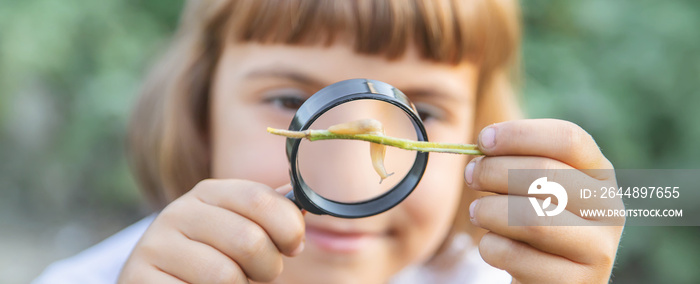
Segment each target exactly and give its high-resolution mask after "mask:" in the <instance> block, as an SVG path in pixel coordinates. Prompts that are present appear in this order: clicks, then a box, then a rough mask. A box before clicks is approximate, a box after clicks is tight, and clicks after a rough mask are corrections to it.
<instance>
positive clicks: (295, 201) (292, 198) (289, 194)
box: [284, 190, 304, 209]
mask: <svg viewBox="0 0 700 284" xmlns="http://www.w3.org/2000/svg"><path fill="white" fill-rule="evenodd" d="M284 197H286V198H287V199H289V200H291V201H292V202H294V204H295V205H296V206H297V207H298V208H299V209H304V207H302V206H301V204H300V203H299V201H297V199H296V197H294V190H290V191H289V192H287V194H285V195H284Z"/></svg>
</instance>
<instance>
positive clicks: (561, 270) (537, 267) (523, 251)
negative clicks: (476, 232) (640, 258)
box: [479, 232, 602, 284]
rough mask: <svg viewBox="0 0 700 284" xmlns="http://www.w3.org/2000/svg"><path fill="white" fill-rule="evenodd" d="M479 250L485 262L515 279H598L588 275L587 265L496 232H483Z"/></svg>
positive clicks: (549, 280) (544, 281) (556, 280)
mask: <svg viewBox="0 0 700 284" xmlns="http://www.w3.org/2000/svg"><path fill="white" fill-rule="evenodd" d="M479 253H480V254H481V257H482V258H483V259H484V261H486V263H488V264H490V265H492V266H494V267H496V268H500V269H503V270H505V271H508V273H509V274H510V275H511V276H513V279H514V280H516V281H518V283H538V284H539V283H568V282H570V281H571V279H587V281H586V283H598V280H595V279H591V276H589V275H588V273H589V272H590V271H589V270H587V269H586V266H583V265H579V264H577V263H574V262H572V261H570V260H568V259H566V258H563V257H560V256H556V255H552V254H548V253H546V252H542V251H540V250H537V249H535V248H533V247H531V246H529V245H527V244H525V243H522V242H518V241H514V240H511V239H509V238H506V237H503V236H500V235H498V234H494V233H490V232H489V233H487V234H486V235H484V237H482V238H481V242H480V243H479ZM589 280H590V281H589ZM601 283H602V282H601Z"/></svg>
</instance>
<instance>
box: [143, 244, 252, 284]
mask: <svg viewBox="0 0 700 284" xmlns="http://www.w3.org/2000/svg"><path fill="white" fill-rule="evenodd" d="M141 246H142V249H141V251H140V252H141V253H143V254H148V253H150V252H157V256H155V255H153V256H149V255H146V256H144V258H145V259H150V260H151V265H153V266H155V267H156V268H157V269H159V270H161V271H165V272H167V273H168V274H170V275H172V276H174V277H177V278H178V279H181V280H182V281H184V282H187V283H248V279H247V278H246V275H245V274H244V273H243V271H242V270H241V268H240V267H239V266H238V265H237V264H236V263H235V262H234V261H233V260H231V259H230V258H229V257H228V256H226V255H225V254H223V253H221V252H220V251H218V250H216V249H215V248H213V247H211V246H209V245H206V244H203V243H200V242H196V241H192V240H190V239H188V238H187V237H186V236H184V235H182V234H170V235H168V237H167V238H165V239H158V240H156V239H153V238H151V239H148V240H146V241H145V243H143V244H141ZM135 265H137V264H135ZM149 283H150V282H149ZM153 283H155V282H153Z"/></svg>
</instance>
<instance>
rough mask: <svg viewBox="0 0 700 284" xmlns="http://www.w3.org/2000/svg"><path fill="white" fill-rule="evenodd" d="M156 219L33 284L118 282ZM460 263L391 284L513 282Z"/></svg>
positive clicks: (404, 274) (410, 270)
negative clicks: (130, 257) (126, 263)
mask: <svg viewBox="0 0 700 284" xmlns="http://www.w3.org/2000/svg"><path fill="white" fill-rule="evenodd" d="M154 218H155V214H154V215H151V216H148V217H146V218H144V219H142V220H141V221H138V222H137V223H134V224H133V225H131V226H129V227H127V228H126V229H124V230H121V231H120V232H118V233H116V234H114V235H113V236H111V237H109V238H107V239H106V240H104V241H102V242H100V243H99V244H97V245H94V246H92V247H90V248H88V249H86V250H84V251H83V252H81V253H79V254H77V255H75V256H73V257H70V258H67V259H64V260H61V261H57V262H55V263H53V264H51V265H49V266H48V267H47V268H46V269H45V270H44V271H43V272H42V274H41V275H39V277H37V278H36V279H34V281H33V282H32V284H48V283H53V284H62V283H71V284H77V283H94V284H102V283H105V284H106V283H115V282H116V281H117V278H118V276H119V272H120V271H121V268H122V266H123V265H124V263H125V262H126V259H127V258H128V257H129V254H130V253H131V251H132V250H133V248H134V246H135V245H136V243H137V242H138V240H139V239H140V238H141V235H143V233H144V232H145V231H146V228H148V226H149V225H150V224H151V222H153V219H154ZM465 246H470V247H471V246H472V245H471V239H470V238H469V236H467V235H460V236H458V237H457V238H455V241H454V242H453V243H452V246H451V248H450V250H455V251H464V248H465ZM458 261H459V263H458V264H456V265H454V266H453V267H454V268H453V269H450V270H449V271H439V272H436V271H434V270H432V269H429V268H427V267H424V266H411V267H407V268H405V269H404V270H402V271H401V272H400V273H398V274H397V275H396V276H395V277H394V278H393V279H392V281H391V284H414V283H445V284H451V283H455V284H456V283H460V284H463V283H467V284H469V283H474V284H477V283H479V284H480V283H489V284H490V283H493V284H500V283H504V284H505V283H510V281H511V276H510V275H509V274H508V273H506V272H505V271H503V270H499V269H496V268H493V267H491V266H490V265H488V264H487V263H486V262H484V260H483V259H482V258H481V256H480V255H479V252H478V250H477V249H476V248H472V249H470V250H469V252H468V253H466V254H463V257H460V258H459V260H458Z"/></svg>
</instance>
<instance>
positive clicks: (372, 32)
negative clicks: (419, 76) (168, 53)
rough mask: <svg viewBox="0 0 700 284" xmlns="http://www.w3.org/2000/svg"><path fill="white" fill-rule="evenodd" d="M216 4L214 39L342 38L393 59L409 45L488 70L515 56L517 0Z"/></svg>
mask: <svg viewBox="0 0 700 284" xmlns="http://www.w3.org/2000/svg"><path fill="white" fill-rule="evenodd" d="M220 3H221V2H220ZM221 5H222V8H223V9H220V10H219V11H217V13H216V15H214V17H213V18H214V19H210V20H211V21H210V23H218V24H223V25H222V26H223V27H222V29H219V32H220V33H221V34H218V35H214V37H216V38H218V39H220V40H219V41H221V39H224V40H225V41H234V42H259V43H270V44H275V43H277V44H290V45H314V44H323V45H331V44H333V43H335V42H336V41H338V40H341V41H347V42H350V43H351V44H352V45H353V48H354V50H355V52H357V53H360V54H368V55H382V56H385V57H386V58H388V59H390V60H391V59H398V58H400V57H402V56H403V55H404V54H405V53H406V51H407V48H408V47H409V45H411V44H412V45H414V46H415V47H416V50H417V51H418V53H419V56H420V57H422V58H424V59H429V60H433V61H436V62H441V63H449V64H459V63H461V62H464V61H473V62H477V63H479V64H480V65H481V67H482V68H486V69H491V70H493V69H496V68H498V66H502V65H508V64H509V63H510V61H512V60H513V59H514V57H515V53H516V50H517V48H518V44H519V40H520V39H519V36H520V31H519V30H518V24H517V22H518V20H519V19H518V13H519V11H517V5H516V4H515V3H514V2H510V1H502V0H462V1H460V0H385V1H369V0H367V1H350V0H347V1H328V0H286V1H280V0H231V1H228V2H225V3H223V4H221ZM200 20H201V19H200ZM220 43H221V42H220Z"/></svg>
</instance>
